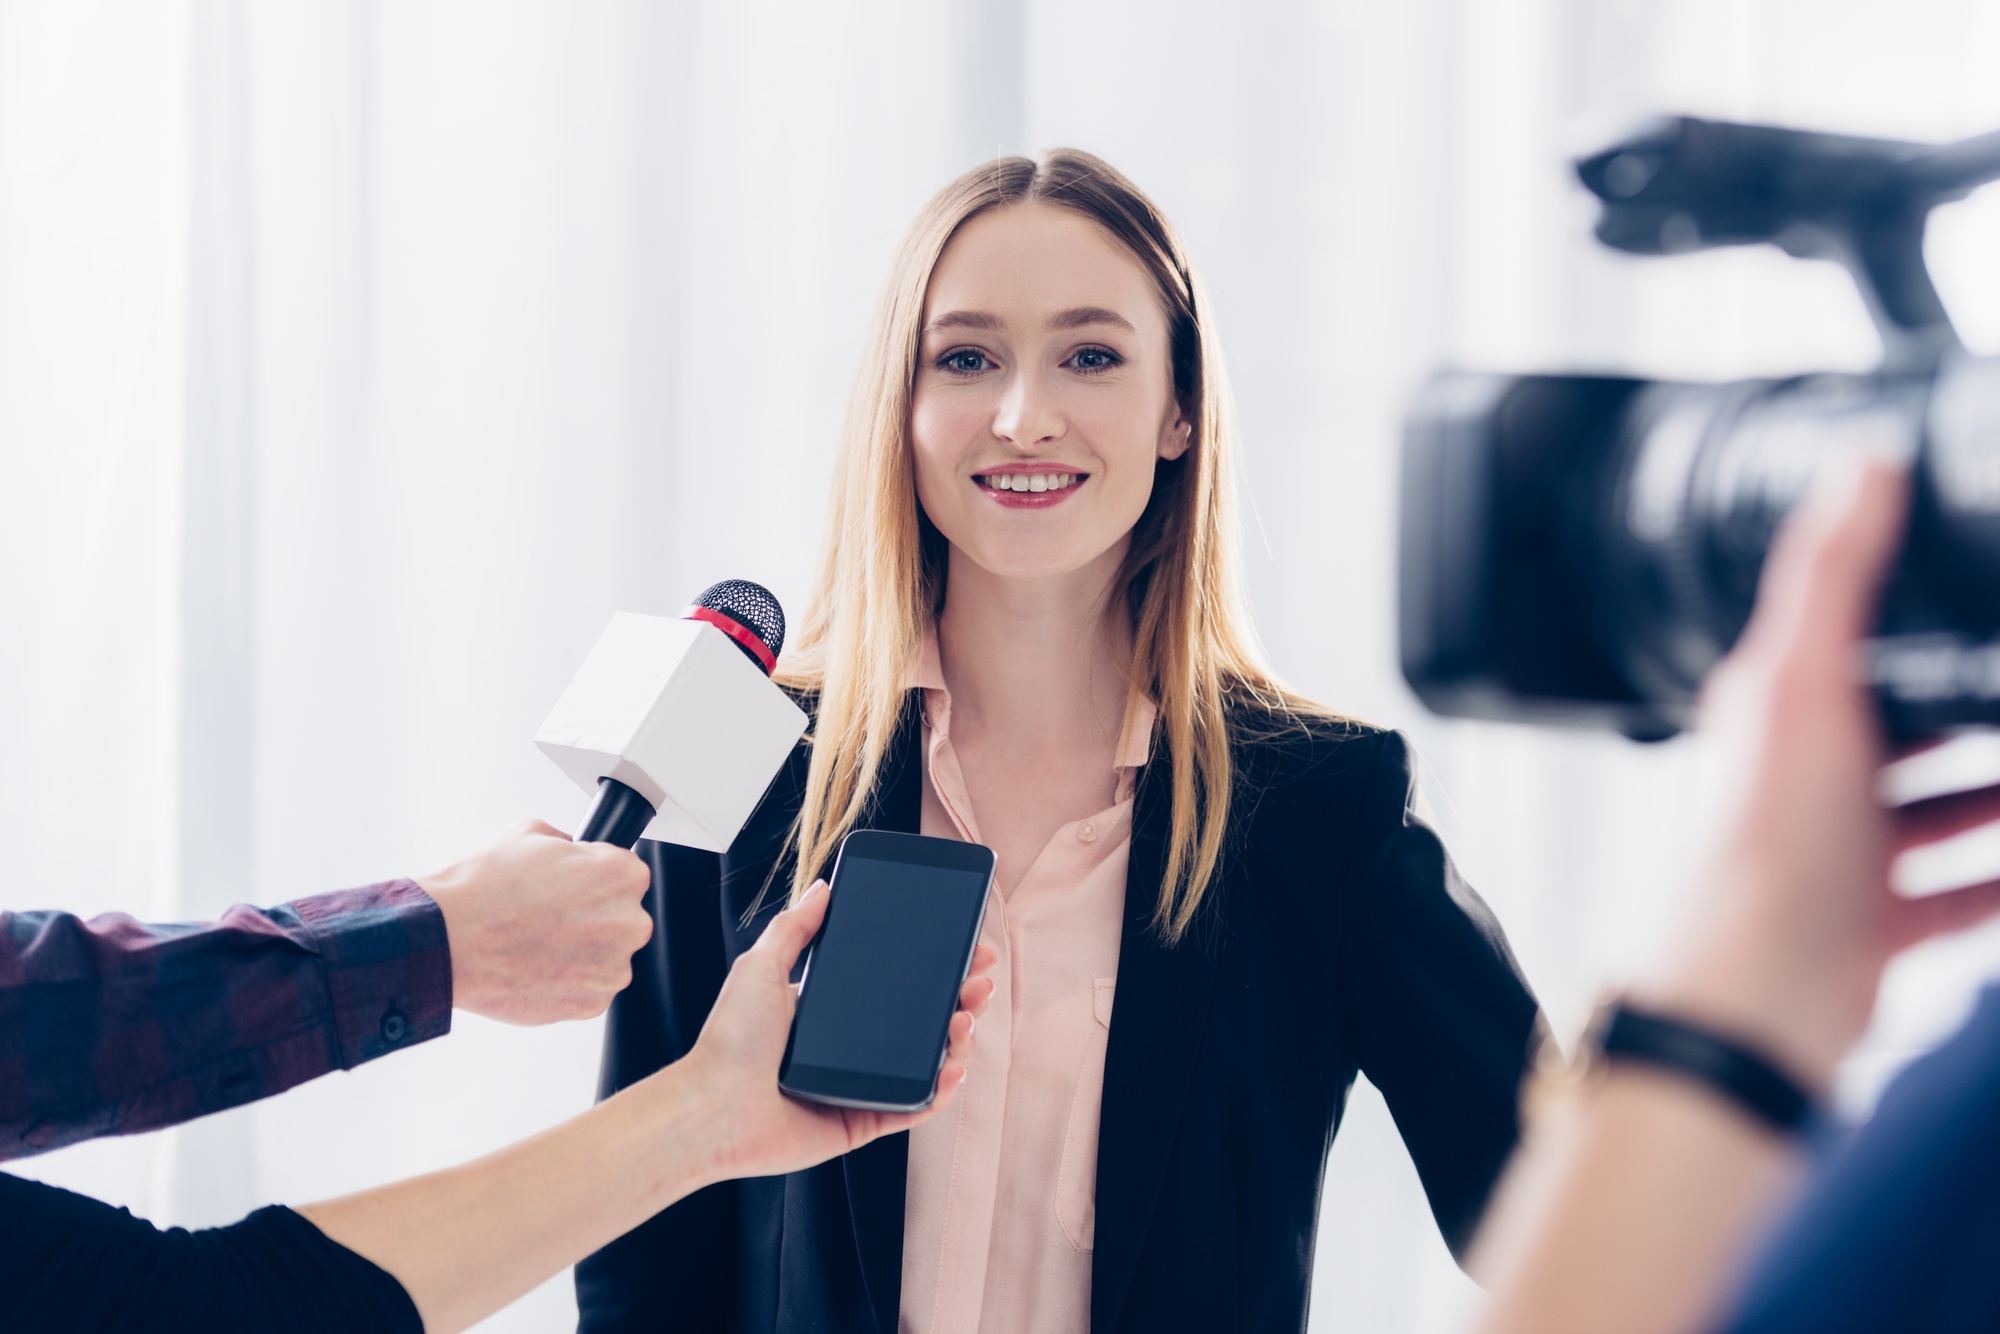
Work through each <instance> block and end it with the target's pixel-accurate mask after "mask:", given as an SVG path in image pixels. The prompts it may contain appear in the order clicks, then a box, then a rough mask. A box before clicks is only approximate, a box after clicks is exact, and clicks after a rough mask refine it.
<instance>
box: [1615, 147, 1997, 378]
mask: <svg viewBox="0 0 2000 1334" xmlns="http://www.w3.org/2000/svg"><path fill="white" fill-rule="evenodd" d="M1576 172H1577V176H1578V177H1579V178H1580V179H1581V180H1582V181H1583V183H1584V185H1586V186H1587V187H1589V189H1590V191H1591V193H1593V194H1595V195H1596V196H1597V197H1598V198H1599V199H1600V200H1602V201H1603V203H1604V212H1603V215H1602V216H1601V217H1600V218H1599V219H1598V223H1597V237H1598V239H1599V240H1600V241H1602V242H1604V244H1606V245H1608V246H1610V247H1612V248H1613V249H1616V250H1623V251H1627V252H1629V253H1632V254H1639V255H1671V254H1684V253H1686V252H1688V251H1693V250H1703V249H1708V248H1709V247H1712V246H1724V245H1756V244H1760V243H1769V244H1772V245H1776V246H1778V247H1779V248H1781V249H1783V250H1784V251H1785V252H1786V253H1787V254H1790V255H1795V256H1798V257H1800V258H1803V259H1828V260H1833V261H1835V262H1837V263H1839V264H1840V265H1841V266H1842V267H1844V268H1845V269H1846V270H1847V272H1848V274H1849V276H1851V277H1852V278H1853V279H1854V285H1855V287H1856V288H1857V289H1859V291H1860V293H1861V299H1862V301H1863V303H1864V304H1866V306H1867V308H1868V313H1869V316H1870V317H1871V318H1872V319H1873V320H1874V322H1875V329H1876V332H1877V333H1878V334H1879V335H1880V336H1881V339H1882V354H1883V367H1884V369H1885V370H1891V371H1927V370H1931V369H1934V368H1935V367H1936V366H1937V364H1938V362H1939V361H1940V360H1942V359H1943V358H1944V357H1945V356H1946V355H1947V354H1948V353H1950V352H1953V351H1956V350H1957V349H1958V348H1959V347H1960V346H1961V345H1960V343H1959V340H1958V332H1957V331H1956V330H1955V329H1953V328H1952V324H1951V317H1950V315H1948V314H1947V313H1946V312H1945V308H1944V303H1943V302H1942V301H1941V300H1939V299H1938V294H1937V288H1936V286H1935V285H1934V284H1933V283H1932V282H1931V276H1930V270H1929V268H1928V267H1927V266H1926V265H1925V263H1924V226H1925V223H1926V222H1927V221H1928V220H1929V217H1930V211H1931V210H1932V209H1933V208H1935V207H1937V206H1938V205H1939V204H1942V203H1947V202H1949V201H1951V200H1954V199H1962V198H1964V197H1965V195H1967V194H1968V193H1970V192H1971V191H1972V190H1973V189H1974V188H1976V187H1977V186H1980V185H1983V184H1985V183H1986V182H1988V181H1991V180H1994V179H2000V131H1995V132H1994V133H1991V134H1984V135H1979V136H1976V137H1974V138H1971V139H1962V140H1959V141H1957V142H1955V143H1949V144H1942V145H1934V144H1918V143H1909V142H1905V141H1902V140H1896V139H1867V138H1861V137H1858V136H1854V135H1838V134H1820V133H1816V132H1813V131H1808V130H1787V129H1780V128H1778V127H1776V126H1770V125H1738V124H1733V123H1730V122H1727V121H1710V120H1699V119H1696V118H1695V117H1692V116H1676V117H1670V118H1667V119H1663V120H1657V121H1653V122H1651V123H1649V124H1647V125H1645V126H1644V127H1642V128H1641V129H1639V130H1638V131H1636V132H1634V133H1633V134H1631V135H1629V136H1627V137H1626V138H1625V139H1623V140H1621V141H1620V142H1618V143H1616V144H1613V145H1612V146H1610V147H1609V148H1605V149H1603V150H1601V151H1599V152H1597V153H1593V154H1591V155H1590V156H1588V157H1585V158H1581V159H1579V160H1578V161H1577V163H1576Z"/></svg>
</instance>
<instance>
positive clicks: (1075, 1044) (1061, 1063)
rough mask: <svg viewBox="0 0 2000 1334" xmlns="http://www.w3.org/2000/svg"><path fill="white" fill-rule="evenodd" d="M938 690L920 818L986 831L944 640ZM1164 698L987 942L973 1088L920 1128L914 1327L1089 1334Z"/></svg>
mask: <svg viewBox="0 0 2000 1334" xmlns="http://www.w3.org/2000/svg"><path fill="white" fill-rule="evenodd" d="M911 684H912V686H918V687H922V688H923V690H924V738H923V740H924V757H925V763H924V775H925V782H924V798H923V823H922V826H921V828H922V830H923V832H924V833H925V834H928V835H930V836H932V837H935V838H962V839H966V840H968V841H971V842H975V843H976V842H978V841H979V822H978V820H977V818H976V817H975V816H974V814H973V810H972V805H971V803H970V802H969V801H968V800H967V798H966V792H965V777H964V775H963V773H962V772H961V771H960V769H959V766H958V757H957V755H956V753H955V752H954V751H953V750H952V745H951V696H950V694H948V693H947V692H946V690H945V688H944V677H943V674H942V672H941V671H940V670H939V667H938V654H937V641H936V638H935V636H933V637H932V638H931V640H930V641H929V643H928V644H927V645H926V646H925V648H924V651H923V654H922V656H921V657H920V658H919V660H918V663H917V670H916V672H915V673H914V679H913V680H912V682H911ZM1153 716H1154V707H1153V704H1152V702H1151V701H1149V700H1147V699H1145V698H1144V697H1143V696H1134V697H1133V699H1132V701H1131V702H1130V704H1128V705H1127V707H1126V711H1125V724H1124V729H1123V732H1122V734H1121V735H1120V736H1119V739H1118V750H1117V757H1116V767H1115V768H1114V770H1113V772H1112V773H1111V774H1108V775H1106V780H1107V781H1106V783H1105V787H1106V790H1107V792H1108V794H1109V795H1110V797H1111V804H1110V805H1109V806H1108V807H1107V808H1105V809H1104V810H1102V811H1100V812H1098V813H1097V814H1096V815H1093V816H1091V817H1090V818H1088V819H1085V820H1078V821H1076V822H1074V823H1072V824H1066V825H1064V826H1063V827H1062V828H1061V829H1058V830H1057V831H1056V833H1055V836H1054V837H1053V838H1051V839H1050V840H1049V842H1048V845H1047V846H1046V847H1044V848H1043V849H1042V851H1041V853H1040V855H1039V856H1037V857H1036V858H1035V862H1034V865H1033V866H1031V867H1029V868H1028V871H1027V873H1026V874H1025V875H1023V876H1022V877H1021V879H1020V881H1019V882H1018V883H1017V884H1016V885H1015V886H1014V888H1013V890H1012V891H1011V892H1010V893H1007V894H1004V895H1003V894H1002V893H1001V892H1000V889H999V887H998V885H997V883H996V885H995V887H994V890H993V899H992V901H991V902H990V903H988V904H987V908H986V927H985V931H984V934H983V936H982V939H984V940H985V941H986V942H987V943H988V944H990V945H992V946H993V947H994V948H995V949H997V950H998V951H999V952H1000V962H999V963H998V965H996V967H995V968H994V971H993V977H994V980H995V983H996V989H995V991H994V993H993V1000H992V1003H991V1004H990V1005H989V1006H988V1007H987V1010H986V1013H985V1015H983V1016H982V1017H981V1018H980V1021H979V1038H978V1041H977V1042H975V1043H974V1044H973V1052H972V1056H971V1059H970V1060H969V1061H968V1062H967V1074H968V1076H969V1078H968V1079H967V1081H966V1084H965V1087H964V1089H963V1090H962V1091H961V1092H960V1094H959V1097H958V1100H957V1102H956V1103H955V1104H954V1105H953V1106H952V1107H951V1109H950V1110H948V1111H946V1112H943V1113H941V1114H940V1115H938V1116H936V1117H933V1118H932V1119H931V1120H929V1121H927V1122H925V1123H924V1124H923V1125H921V1126H918V1127H917V1128H916V1129H915V1130H913V1131H911V1132H910V1166H909V1178H908V1184H907V1186H906V1187H905V1195H904V1215H903V1299H902V1312H901V1318H900V1320H899V1321H898V1330H899V1331H900V1334H975V1331H976V1332H977V1334H1067V1332H1068V1331H1075V1334H1085V1331H1087V1330H1088V1329H1089V1328H1090V1256H1091V1249H1092V1246H1093V1242H1094V1236H1095V1231H1096V1212H1097V1203H1096V1195H1097V1117H1098V1104H1099V1102H1100V1100H1101V1097H1102V1094H1103V1089H1104V1049H1105V1042H1106V1039H1107V1037H1108V1034H1109V1032H1110V1026H1111V1001H1112V995H1113V992H1114V989H1115V988H1116V986H1117V978H1118V939H1119V930H1120V925H1121V922H1122V919H1123V917H1124V910H1125V870H1126V862H1127V859H1128V855H1129V853H1130V851H1131V844H1132V792H1133V788H1134V786H1135V784H1136V783H1137V776H1138V771H1139V768H1140V767H1141V766H1142V765H1144V764H1145V762H1146V756H1147V753H1148V748H1149V746H1150V743H1151V737H1152V731H1153Z"/></svg>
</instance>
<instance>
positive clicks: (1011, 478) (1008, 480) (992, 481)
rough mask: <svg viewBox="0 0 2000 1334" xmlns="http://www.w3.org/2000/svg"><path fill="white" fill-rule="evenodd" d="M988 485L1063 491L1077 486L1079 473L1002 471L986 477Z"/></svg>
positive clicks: (1001, 489) (1029, 489)
mask: <svg viewBox="0 0 2000 1334" xmlns="http://www.w3.org/2000/svg"><path fill="white" fill-rule="evenodd" d="M982 480H984V481H985V483H986V485H988V486H990V487H992V488H993V489H994V490H995V491H1026V492H1029V493H1034V492H1038V491H1061V490H1064V489H1065V488H1067V487H1072V486H1075V485H1076V483H1077V474H1075V473H1073V472H1035V473H1020V472H1002V473H993V474H991V475H989V476H987V477H985V478H984V479H982Z"/></svg>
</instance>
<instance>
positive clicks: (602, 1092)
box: [576, 842, 737, 1334]
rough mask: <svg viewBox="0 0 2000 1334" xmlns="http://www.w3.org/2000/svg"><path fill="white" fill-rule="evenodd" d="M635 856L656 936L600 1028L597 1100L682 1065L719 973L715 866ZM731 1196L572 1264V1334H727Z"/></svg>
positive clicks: (659, 846) (679, 1208)
mask: <svg viewBox="0 0 2000 1334" xmlns="http://www.w3.org/2000/svg"><path fill="white" fill-rule="evenodd" d="M637 851H638V852H639V853H640V855H642V856H643V857H644V858H645V859H646V862H647V864H648V865H649V866H651V868H652V871H653V883H652V887H651V888H650V889H649V890H647V892H646V906H647V908H648V909H650V910H651V912H652V914H653V935H652V938H651V939H650V940H648V941H647V942H646V944H645V946H644V947H643V948H642V949H641V950H640V951H639V952H638V953H637V954H635V955H633V956H632V984H631V985H630V986H628V987H627V988H626V989H625V990H624V991H622V992H620V993H619V994H618V996H617V998H616V999H614V1000H613V1001H612V1002H611V1011H610V1013H609V1015H608V1016H607V1017H606V1021H605V1029H604V1063H603V1067H602V1072H601V1074H600V1076H599V1080H598V1097H600V1098H608V1097H610V1096H611V1095H612V1094H613V1093H616V1092H617V1091H618V1090H620V1089H622V1088H625V1087H627V1086H628V1085H630V1084H633V1083H636V1082H637V1081H639V1080H641V1079H644V1078H645V1077H646V1076H647V1075H650V1074H652V1073H653V1072H654V1071H655V1070H658V1069H660V1068H661V1067H662V1066H665V1065H667V1064H669V1063H671V1062H673V1061H677V1060H679V1059H680V1058H681V1057H683V1056H685V1055H687V1053H688V1050H689V1049H690V1048H692V1047H693V1046H694V1042H695V1039H696V1038H697V1037H699V1036H700V1035H701V1026H702V1024H703V1023H704V1022H706V1021H707V1019H708V1011H709V1007H710V1006H712V1005H713V1004H714V1003H715V997H716V994H717V993H718V992H719V991H720V990H721V989H722V979H723V977H724V975H725V974H726V973H727V972H728V962H727V960H726V958H725V957H724V953H725V952H724V937H723V925H722V920H721V913H722V911H723V908H722V903H723V900H722V889H721V863H720V860H719V859H718V858H717V857H716V855H715V854H714V853H712V852H699V851H696V850H695V849H692V848H683V847H679V846H676V845H674V844H670V843H654V842H642V843H640V845H639V847H638V849H637ZM736 1191H737V1187H736V1185H735V1183H733V1182H723V1183H722V1184H720V1185H715V1186H710V1187H708V1188H707V1189H705V1190H700V1191H697V1192H695V1193H694V1194H693V1195H690V1196H688V1197H687V1198H686V1199H684V1200H682V1201H680V1202H679V1203H678V1204H675V1205H674V1206H673V1207H672V1208H669V1209H666V1210H663V1211H662V1212H660V1213H658V1214H655V1215H654V1216H653V1217H652V1218H651V1219H649V1220H648V1221H646V1222H644V1223H642V1224H640V1225H639V1226H638V1227H636V1228H634V1229H633V1230H632V1231H630V1232H628V1233H626V1234H625V1235H624V1236H622V1237H620V1238H619V1239H618V1240H616V1241H614V1242H612V1243H611V1244H610V1245H608V1246H606V1247H605V1248H604V1249H603V1250H601V1251H598V1252H597V1253H596V1254H595V1255H592V1256H589V1257H587V1258H586V1259H584V1260H583V1261H582V1262H581V1263H579V1264H578V1265H577V1267H576V1304H577V1315H578V1324H577V1329H578V1330H579V1332H580V1334H613V1332H614V1331H616V1332H618V1334H624V1332H625V1331H636V1330H645V1331H648V1332H649V1334H650V1332H651V1331H655V1330H658V1329H660V1328H662V1327H663V1326H664V1325H665V1324H666V1323H668V1322H669V1321H671V1323H672V1325H673V1327H674V1328H677V1329H691V1330H692V1329H700V1330H720V1329H724V1328H727V1326H728V1313H729V1293H730V1257H731V1255H732V1254H733V1246H732V1241H733V1237H734V1231H735V1224H736Z"/></svg>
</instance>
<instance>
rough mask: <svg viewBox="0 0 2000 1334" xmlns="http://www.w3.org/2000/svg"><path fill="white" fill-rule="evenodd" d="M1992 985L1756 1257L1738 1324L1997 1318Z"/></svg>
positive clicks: (1925, 1326)
mask: <svg viewBox="0 0 2000 1334" xmlns="http://www.w3.org/2000/svg"><path fill="white" fill-rule="evenodd" d="M1996 1126H2000V992H1996V991H1994V990H1988V991H1987V992H1986V993H1985V995H1983V996H1982V997H1981V998H1980V1003H1979V1007H1978V1009H1977V1010H1975V1011H1974V1013H1973V1016H1972V1018H1971V1019H1969V1020H1968V1021H1967V1022H1966V1024H1965V1026H1964V1027H1963V1028H1961V1029H1960V1030H1959V1031H1958V1033H1957V1034H1955V1035H1954V1036H1953V1037H1952V1038H1951V1040H1950V1041H1948V1042H1946V1043H1945V1044H1944V1045H1943V1046H1941V1047H1939V1048H1938V1049H1937V1050H1936V1051H1934V1052H1932V1053H1931V1054H1930V1055H1928V1056H1925V1057H1922V1058H1920V1059H1919V1060H1917V1061H1915V1062H1914V1063H1912V1064H1911V1066H1910V1067H1909V1069H1907V1070H1905V1071H1904V1072H1903V1073H1902V1074H1901V1075H1899V1076H1897V1077H1896V1079H1895V1080H1894V1082H1892V1083H1891V1084H1890V1085H1889V1088H1888V1089H1887V1091H1886V1092H1884V1093H1883V1095H1882V1100H1881V1102H1880V1104H1879V1105H1878V1107H1877V1108H1876V1112H1875V1115H1874V1117H1873V1118H1871V1119H1870V1120H1869V1122H1868V1124H1867V1125H1865V1126H1863V1127H1862V1128H1861V1130H1860V1132H1859V1133H1858V1134H1857V1135H1856V1136H1855V1137H1854V1139H1853V1141H1852V1143H1851V1144H1849V1145H1848V1146H1847V1147H1845V1148H1844V1149H1839V1150H1836V1151H1835V1152H1833V1153H1832V1154H1831V1155H1830V1156H1829V1157H1828V1158H1827V1159H1826V1161H1825V1162H1824V1164H1823V1165H1822V1166H1821V1168H1820V1170H1819V1171H1818V1172H1816V1173H1815V1175H1814V1177H1813V1179H1812V1181H1811V1182H1810V1183H1809V1185H1808V1186H1807V1189H1806V1191H1805V1192H1804V1194H1803V1195H1802V1196H1801V1197H1800V1199H1799V1200H1798V1202H1797V1204H1796V1205H1794V1207H1793V1208H1792V1210H1791V1212H1790V1214H1789V1215H1788V1216H1787V1217H1786V1219H1785V1220H1784V1222H1783V1223H1781V1224H1780V1225H1779V1227H1778V1228H1777V1231H1776V1233H1775V1234H1774V1235H1773V1237H1772V1239H1771V1242H1770V1244H1769V1246H1768V1247H1767V1248H1766V1250H1765V1252H1764V1254H1763V1256H1762V1258H1761V1259H1760V1260H1759V1261H1758V1262H1757V1264H1756V1265H1755V1266H1754V1267H1753V1268H1752V1270H1751V1272H1750V1276H1749V1280H1748V1283H1747V1285H1746V1287H1745V1290H1744V1292H1743V1296H1742V1302H1741V1305H1740V1307H1739V1309H1738V1310H1737V1312H1736V1313H1735V1314H1734V1315H1733V1316H1732V1317H1731V1318H1730V1319H1729V1320H1728V1321H1727V1322H1726V1324H1725V1326H1724V1328H1726V1329H1727V1330H1729V1331H1731V1332H1732V1334H1786V1332H1789V1331H1797V1334H1875V1331H1878V1330H1890V1329H1893V1330H1896V1331H1899V1334H1943V1331H1947V1330H1949V1331H1960V1330H1964V1331H1972V1330H1980V1331H1986V1330H1992V1329H1995V1328H2000V1263H1996V1260H1995V1257H1996V1256H2000V1133H1996V1132H1995V1127H1996Z"/></svg>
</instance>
